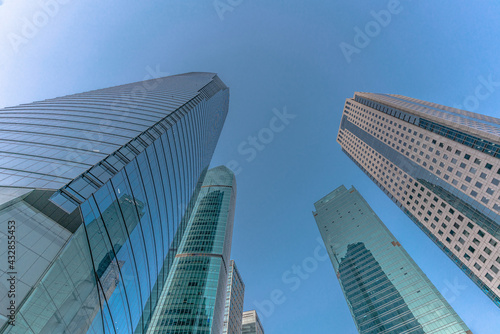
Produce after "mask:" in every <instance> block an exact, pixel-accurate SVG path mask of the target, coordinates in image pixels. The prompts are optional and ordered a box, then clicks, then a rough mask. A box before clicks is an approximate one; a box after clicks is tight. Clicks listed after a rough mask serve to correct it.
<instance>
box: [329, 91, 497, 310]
mask: <svg viewBox="0 0 500 334" xmlns="http://www.w3.org/2000/svg"><path fill="white" fill-rule="evenodd" d="M337 141H338V143H339V144H340V145H341V146H342V150H343V151H344V152H345V153H346V154H347V156H349V157H350V158H351V159H352V160H353V161H354V162H355V163H356V164H357V165H358V166H359V167H360V168H361V169H362V170H363V171H364V172H365V173H366V174H367V175H368V176H369V177H370V178H371V179H372V180H373V181H374V182H375V183H376V184H377V185H378V186H379V187H380V188H381V189H382V190H383V191H384V192H385V193H386V194H387V195H388V196H389V197H390V198H391V199H392V200H393V201H394V202H395V203H396V204H397V205H398V206H399V207H400V208H401V209H402V210H403V211H404V212H405V214H406V215H408V217H410V219H411V220H412V221H413V222H415V223H416V224H417V225H418V226H419V227H420V228H421V229H422V230H423V231H424V232H425V233H426V234H427V235H428V236H429V237H430V238H431V239H432V240H433V241H434V242H435V243H436V245H437V246H438V247H439V248H441V249H442V250H443V251H444V252H445V254H446V255H448V256H449V257H450V258H451V259H452V260H453V262H455V263H456V264H457V265H458V266H459V267H460V268H461V269H462V271H463V272H464V273H465V274H466V275H467V276H469V277H470V278H471V279H472V281H474V282H475V283H476V284H477V285H478V286H479V287H480V289H481V290H482V291H483V292H484V293H486V295H488V297H490V298H491V299H492V300H493V301H494V303H495V304H496V305H497V306H500V274H499V271H500V242H499V241H500V225H499V224H500V200H499V197H500V187H499V184H500V168H499V167H500V165H499V161H500V160H499V158H500V120H499V119H496V118H493V117H488V116H484V115H479V114H475V113H472V112H468V111H464V110H459V109H455V108H450V107H446V106H442V105H439V104H435V103H430V102H425V101H421V100H417V99H412V98H408V97H404V96H399V95H386V94H371V93H355V94H354V97H353V98H352V99H347V100H346V103H345V106H344V112H343V115H342V120H341V124H340V129H339V133H338V137H337Z"/></svg>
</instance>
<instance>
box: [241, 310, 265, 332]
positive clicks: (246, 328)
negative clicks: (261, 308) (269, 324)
mask: <svg viewBox="0 0 500 334" xmlns="http://www.w3.org/2000/svg"><path fill="white" fill-rule="evenodd" d="M241 334H264V328H263V327H262V324H261V323H260V319H259V316H258V315H257V311H255V310H252V311H245V312H243V319H242V327H241Z"/></svg>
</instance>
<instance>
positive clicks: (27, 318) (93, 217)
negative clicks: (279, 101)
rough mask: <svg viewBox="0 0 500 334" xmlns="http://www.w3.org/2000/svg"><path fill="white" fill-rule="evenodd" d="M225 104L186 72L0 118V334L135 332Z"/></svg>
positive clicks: (151, 304)
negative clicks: (11, 249) (10, 255)
mask: <svg viewBox="0 0 500 334" xmlns="http://www.w3.org/2000/svg"><path fill="white" fill-rule="evenodd" d="M228 99H229V89H228V88H227V87H226V86H225V85H224V83H223V82H222V81H221V80H220V79H219V78H218V77H217V75H215V74H213V73H188V74H182V75H175V76H171V77H165V78H160V79H152V80H148V81H143V82H137V83H132V84H127V85H122V86H117V87H112V88H106V89H100V90H95V91H91V92H87V93H81V94H74V95H69V96H64V97H59V98H55V99H51V100H45V101H40V102H34V103H30V104H24V105H20V106H17V107H11V108H5V109H3V110H1V111H0V117H1V122H0V157H1V159H0V216H1V222H0V236H1V237H2V239H5V240H6V239H7V238H8V236H6V235H5V233H6V232H7V231H12V233H11V234H10V235H14V236H15V241H16V243H15V257H14V259H13V261H12V266H11V267H9V270H8V272H7V267H6V266H5V265H3V264H2V265H1V266H0V270H1V272H0V278H1V280H0V303H1V305H0V306H1V307H0V314H1V315H2V316H1V317H0V326H2V327H1V329H0V332H1V333H22V334H25V333H51V334H52V333H133V332H135V333H142V332H144V330H145V328H147V326H148V324H149V322H150V318H151V314H152V312H153V311H154V310H155V307H156V305H157V301H158V298H159V295H160V293H161V291H162V290H163V286H164V283H165V281H166V278H167V275H168V273H169V270H170V267H171V265H172V261H173V258H174V257H175V255H176V253H177V247H178V245H179V242H180V240H181V238H182V236H183V234H184V230H185V227H186V223H187V221H189V219H190V217H191V212H192V208H193V204H194V200H196V198H197V194H198V192H200V190H201V185H202V182H203V180H204V176H205V174H206V171H207V169H208V165H209V163H210V160H211V157H212V154H213V152H214V149H215V145H216V143H217V140H218V137H219V134H220V131H221V129H222V126H223V123H224V120H225V117H226V114H227V110H228ZM8 221H11V222H14V223H8ZM7 224H9V226H14V225H15V228H13V229H11V227H9V228H8V226H7ZM9 240H10V239H9ZM2 245H3V240H2ZM4 251H5V250H4V249H2V250H1V252H2V254H3V252H4ZM5 258H6V257H5ZM7 278H12V280H11V283H10V284H9V286H4V285H5V284H6V282H7ZM13 289H14V294H11V291H12V290H13ZM13 295H15V296H13ZM7 305H8V306H11V305H14V306H13V308H14V310H7ZM6 310H7V312H8V313H5V312H6ZM11 315H12V317H10V316H11ZM14 319H15V326H11V325H9V322H12V321H14Z"/></svg>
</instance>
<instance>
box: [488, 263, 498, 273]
mask: <svg viewBox="0 0 500 334" xmlns="http://www.w3.org/2000/svg"><path fill="white" fill-rule="evenodd" d="M490 269H491V271H492V272H494V273H495V274H498V268H497V267H495V266H494V265H492V266H491V267H490Z"/></svg>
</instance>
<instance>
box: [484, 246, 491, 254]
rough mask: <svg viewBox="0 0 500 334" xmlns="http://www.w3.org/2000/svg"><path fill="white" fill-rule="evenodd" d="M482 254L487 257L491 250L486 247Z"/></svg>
mask: <svg viewBox="0 0 500 334" xmlns="http://www.w3.org/2000/svg"><path fill="white" fill-rule="evenodd" d="M484 252H485V253H486V254H488V255H490V254H491V249H489V248H488V247H484Z"/></svg>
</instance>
